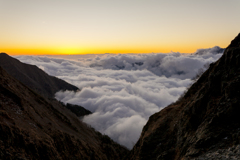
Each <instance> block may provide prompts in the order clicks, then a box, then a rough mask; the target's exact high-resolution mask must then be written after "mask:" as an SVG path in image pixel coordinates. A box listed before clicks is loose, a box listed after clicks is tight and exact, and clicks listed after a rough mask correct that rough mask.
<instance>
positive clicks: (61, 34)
mask: <svg viewBox="0 0 240 160" xmlns="http://www.w3.org/2000/svg"><path fill="white" fill-rule="evenodd" d="M239 8H240V0H228V1H226V0H211V1H210V0H181V1H180V0H85V1H83V0H0V52H6V53H8V54H11V55H19V54H87V53H151V52H155V53H159V52H162V53H168V52H171V51H174V52H177V51H179V52H184V53H192V52H195V50H196V49H198V48H209V47H213V46H215V45H218V46H220V47H226V46H227V45H228V44H229V43H230V41H231V40H232V39H233V38H234V37H235V36H236V35H237V34H238V33H239V32H240V9H239Z"/></svg>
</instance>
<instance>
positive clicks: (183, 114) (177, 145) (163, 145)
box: [128, 34, 240, 160]
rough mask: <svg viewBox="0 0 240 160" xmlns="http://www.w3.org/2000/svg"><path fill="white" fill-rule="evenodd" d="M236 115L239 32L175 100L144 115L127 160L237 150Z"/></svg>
mask: <svg viewBox="0 0 240 160" xmlns="http://www.w3.org/2000/svg"><path fill="white" fill-rule="evenodd" d="M239 115H240V34H239V35H238V36H237V37H236V38H235V39H234V40H233V41H232V42H231V44H230V45H229V46H228V48H227V49H226V50H225V52H224V54H223V56H222V57H221V58H220V59H219V60H218V61H217V62H215V63H213V64H211V65H210V67H209V69H208V70H207V71H206V72H205V73H203V75H202V76H201V77H200V78H199V79H198V80H197V82H196V83H194V84H193V85H192V86H191V87H190V89H189V90H188V91H187V93H186V94H185V95H184V96H183V97H182V98H181V99H179V100H178V101H177V102H176V103H174V104H171V105H169V106H168V107H166V108H164V109H163V110H161V111H160V112H158V113H156V114H154V115H152V116H151V117H150V118H149V121H148V122H147V124H146V125H145V126H144V128H143V131H142V134H141V137H140V139H139V141H138V142H137V143H136V145H135V146H134V148H133V150H132V151H131V153H130V155H129V156H128V159H166V160H171V159H191V158H196V157H199V156H201V155H204V154H206V153H212V152H214V151H218V150H221V149H222V150H224V149H227V148H234V147H235V148H236V147H237V146H238V148H239V145H238V144H239V143H240V118H239ZM238 158H240V157H238Z"/></svg>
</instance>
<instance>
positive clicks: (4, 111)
mask: <svg viewBox="0 0 240 160" xmlns="http://www.w3.org/2000/svg"><path fill="white" fill-rule="evenodd" d="M127 153H128V150H127V149H126V148H125V147H122V146H120V145H118V144H117V143H115V142H113V141H112V140H111V139H110V138H109V137H107V136H105V135H101V134H100V133H99V132H96V131H95V130H94V129H92V128H91V127H89V126H87V125H86V124H84V123H82V122H81V121H79V119H78V118H77V117H76V115H74V114H73V113H71V112H70V111H69V110H67V109H66V108H65V107H64V106H62V105H61V104H60V103H59V102H58V101H53V100H52V101H49V100H48V99H45V98H44V97H42V96H40V95H38V94H37V93H36V92H34V91H32V90H31V89H29V88H28V87H26V86H25V85H23V84H22V83H20V82H19V81H17V80H16V79H14V78H12V77H11V76H10V75H9V74H8V73H7V72H5V71H4V70H3V69H2V68H1V67H0V159H19V160H20V159H21V160H23V159H30V160H35V159H41V160H43V159H44V160H48V159H49V160H50V159H51V160H54V159H58V160H66V159H68V160H71V159H74V160H75V159H83V160H84V159H86V160H95V159H96V160H97V159H109V160H110V159H123V157H124V156H125V155H126V154H127Z"/></svg>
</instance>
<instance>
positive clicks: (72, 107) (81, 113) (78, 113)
mask: <svg viewBox="0 0 240 160" xmlns="http://www.w3.org/2000/svg"><path fill="white" fill-rule="evenodd" d="M66 108H67V109H69V110H70V111H72V112H73V113H74V114H75V115H76V116H78V117H83V116H85V115H89V114H92V112H91V111H89V110H87V109H85V108H83V107H81V106H79V105H74V104H69V103H67V104H66Z"/></svg>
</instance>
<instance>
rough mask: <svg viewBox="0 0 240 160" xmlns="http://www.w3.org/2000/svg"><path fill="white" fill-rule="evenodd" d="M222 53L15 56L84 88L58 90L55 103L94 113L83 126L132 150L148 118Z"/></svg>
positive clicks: (172, 98) (174, 98)
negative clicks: (77, 106) (78, 106)
mask: <svg viewBox="0 0 240 160" xmlns="http://www.w3.org/2000/svg"><path fill="white" fill-rule="evenodd" d="M223 51H224V49H222V48H219V47H213V48H209V49H199V50H197V51H196V53H193V54H181V53H175V52H172V53H169V54H162V53H151V54H104V55H70V56H16V57H15V58H17V59H19V60H20V61H22V62H24V63H28V64H32V65H36V66H38V67H39V68H41V69H42V70H44V71H45V72H46V73H48V74H49V75H52V76H56V77H58V78H60V79H63V80H65V81H67V82H68V83H70V84H73V85H75V86H77V87H78V88H80V90H81V91H78V92H73V91H64V92H63V91H59V92H57V93H56V95H55V97H56V99H58V100H60V101H62V102H64V103H71V104H77V105H80V106H83V107H84V108H86V109H88V110H90V111H92V112H93V114H91V115H88V116H85V117H84V118H83V121H84V122H86V123H87V124H89V125H91V126H92V127H93V128H95V129H96V130H98V131H100V132H101V133H103V134H106V135H108V136H110V137H111V138H112V139H113V140H114V141H116V142H118V143H120V144H122V145H124V146H126V147H127V148H129V149H131V148H132V147H133V145H134V144H135V143H136V141H137V140H138V138H139V136H140V134H141V131H142V128H143V126H144V125H145V124H146V122H147V120H148V118H149V116H151V115H152V114H154V113H156V112H158V111H160V110H161V109H163V108H164V107H166V106H167V105H168V104H170V103H173V102H175V101H176V100H177V99H178V98H179V97H180V96H181V95H182V94H183V93H184V91H185V90H186V88H187V87H188V86H189V85H191V84H192V83H193V80H192V79H193V77H194V76H196V74H197V73H198V72H199V71H200V70H201V71H204V70H206V69H207V67H206V66H207V65H206V64H210V63H212V62H215V61H216V60H218V59H219V58H220V57H221V55H222V53H223Z"/></svg>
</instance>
